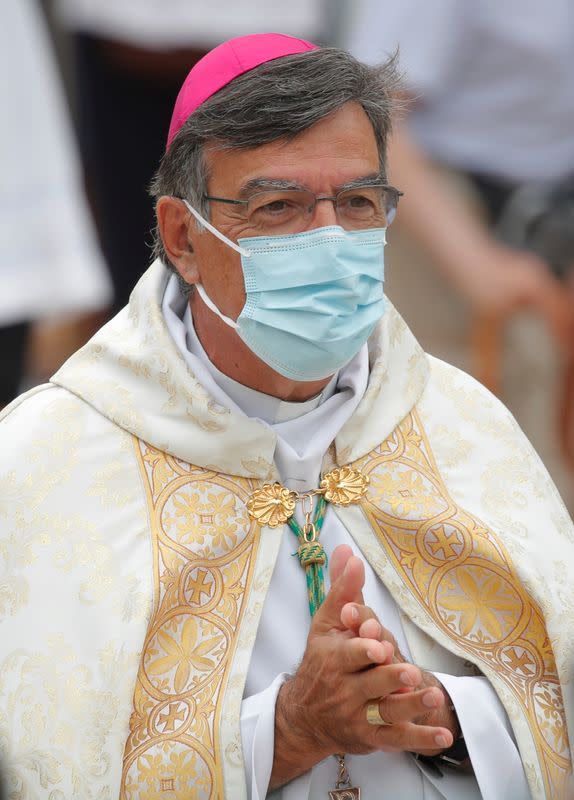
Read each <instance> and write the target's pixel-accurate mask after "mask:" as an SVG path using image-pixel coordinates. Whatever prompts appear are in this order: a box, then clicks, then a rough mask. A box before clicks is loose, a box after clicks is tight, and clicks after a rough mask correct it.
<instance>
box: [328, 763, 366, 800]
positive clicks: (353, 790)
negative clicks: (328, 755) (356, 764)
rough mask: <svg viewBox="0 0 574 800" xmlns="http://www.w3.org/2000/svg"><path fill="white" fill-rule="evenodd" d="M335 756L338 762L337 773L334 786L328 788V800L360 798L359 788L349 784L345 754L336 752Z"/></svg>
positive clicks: (355, 799) (353, 799) (349, 778)
mask: <svg viewBox="0 0 574 800" xmlns="http://www.w3.org/2000/svg"><path fill="white" fill-rule="evenodd" d="M335 758H336V759H337V761H338V762H339V773H338V775H337V785H336V787H335V788H334V789H330V790H329V800H361V790H360V788H359V787H358V786H351V777H350V775H349V770H348V769H347V765H346V764H345V756H344V755H343V754H342V753H336V754H335Z"/></svg>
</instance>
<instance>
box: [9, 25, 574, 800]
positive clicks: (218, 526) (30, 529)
mask: <svg viewBox="0 0 574 800" xmlns="http://www.w3.org/2000/svg"><path fill="white" fill-rule="evenodd" d="M393 86H394V73H393V66H392V64H387V65H384V66H383V67H380V68H371V67H367V66H365V65H363V64H361V63H359V62H357V61H356V60H355V59H354V58H352V57H351V56H350V55H349V54H347V53H345V52H344V51H341V50H337V49H331V48H317V47H316V46H314V45H312V44H310V43H309V42H305V41H302V40H299V39H294V38H291V37H286V36H281V35H277V34H268V35H267V34H266V35H256V36H248V37H242V38H240V39H236V40H232V41H230V42H227V43H225V44H223V45H220V46H219V47H218V48H216V49H215V50H213V51H212V52H211V53H209V54H208V55H207V56H206V57H205V58H204V59H203V60H202V61H201V62H199V63H198V64H197V65H196V66H195V67H194V69H193V70H192V71H191V73H190V74H189V76H188V78H187V80H186V82H185V84H184V86H183V87H182V90H181V92H180V94H179V97H178V99H177V103H176V106H175V110H174V114H173V119H172V123H171V128H170V132H169V137H168V147H167V151H166V154H165V156H164V158H163V160H162V163H161V165H160V168H159V171H158V173H157V176H156V178H155V180H154V183H153V194H154V196H155V197H156V198H157V220H158V239H157V255H158V258H157V259H156V261H155V262H154V264H153V265H152V266H151V268H150V269H149V270H148V272H146V273H145V275H144V276H143V277H142V279H141V281H140V282H139V283H138V285H137V286H136V288H135V290H134V292H133V294H132V297H131V300H130V303H129V306H128V307H127V308H126V309H124V310H123V311H122V312H121V313H120V314H119V315H118V316H117V317H116V318H115V319H113V320H112V321H111V322H110V323H108V325H106V326H105V327H104V328H103V329H102V330H101V331H100V332H99V333H98V334H97V335H96V336H95V337H94V339H93V340H92V341H91V342H90V343H88V345H86V347H85V348H83V349H82V350H81V351H79V352H78V353H77V354H76V355H75V356H73V357H72V358H71V359H70V360H69V361H68V362H67V363H66V364H65V365H64V366H63V367H62V369H61V370H60V371H59V372H58V373H57V374H56V375H55V376H54V378H53V380H52V382H51V383H50V385H48V386H45V387H40V388H39V389H36V390H33V391H32V392H30V393H28V395H26V396H25V397H24V398H21V399H20V400H18V401H16V402H15V403H14V404H12V406H11V407H10V408H9V409H8V410H7V411H6V412H5V413H4V417H3V421H2V458H3V465H4V466H3V469H2V477H1V479H0V481H1V483H0V486H1V487H2V493H3V494H2V496H3V504H2V507H1V508H2V538H1V539H0V542H1V544H0V548H1V549H0V554H1V556H2V559H3V564H2V566H3V570H4V577H3V579H2V582H1V584H0V585H1V593H0V597H1V599H2V604H3V610H4V614H5V621H4V623H3V633H2V637H1V640H0V641H1V643H2V651H3V652H2V661H1V665H2V666H1V672H0V687H1V690H0V691H1V699H2V704H1V708H0V722H1V725H2V737H1V741H2V746H3V762H4V769H5V770H6V773H7V776H8V781H9V785H10V788H11V789H12V791H13V796H14V797H42V798H44V797H46V798H47V797H50V798H68V797H78V798H94V799H95V798H108V797H109V798H113V797H118V796H119V797H121V798H126V800H127V798H129V799H130V800H152V798H153V800H159V799H160V798H166V800H168V799H169V798H178V799H181V800H183V799H184V798H189V797H198V798H208V797H211V798H221V797H228V798H242V797H252V798H262V797H264V796H266V795H267V794H268V793H273V796H276V797H283V798H285V800H287V798H307V797H311V798H323V797H329V796H330V797H331V798H338V799H339V800H341V799H342V798H346V799H347V800H352V798H358V797H359V793H360V791H361V790H362V793H363V797H367V798H369V797H389V798H391V797H393V798H394V797H397V796H401V797H404V798H408V800H414V798H421V799H422V798H425V799H426V798H440V797H446V798H456V799H457V800H459V799H460V798H474V797H480V796H482V797H485V798H489V799H498V798H504V797H512V798H513V800H516V799H517V798H526V797H528V796H530V793H531V794H532V796H534V797H536V798H543V797H546V798H555V797H559V795H560V792H561V791H562V787H563V786H564V784H565V781H566V778H567V775H568V771H569V754H568V737H567V721H566V720H567V716H568V709H566V710H565V708H564V702H565V701H566V700H567V699H568V694H567V693H564V695H563V693H562V690H561V684H562V683H564V682H565V676H566V675H568V674H569V673H570V667H571V642H572V627H573V620H574V613H573V612H574V607H573V606H574V602H573V593H572V590H571V586H570V583H571V582H570V580H569V576H568V565H569V563H571V559H572V557H573V550H574V545H573V541H574V537H573V530H572V525H571V522H570V520H569V518H568V515H567V513H566V511H565V509H564V508H563V506H562V505H561V503H560V500H559V498H558V497H557V494H556V491H555V489H554V487H553V486H552V484H551V482H550V480H549V478H548V476H547V474H546V472H545V470H544V468H543V467H542V465H541V464H540V462H539V461H538V460H537V458H536V456H535V454H534V453H533V452H532V450H531V448H530V446H529V445H528V443H527V442H526V441H525V439H524V437H523V436H522V434H521V433H520V431H519V430H518V428H517V426H516V424H515V423H514V421H513V419H512V418H511V417H510V415H509V414H508V412H507V411H506V410H505V409H504V408H503V407H502V406H501V405H500V403H498V402H497V401H496V400H495V399H494V398H492V397H491V396H490V395H489V394H488V393H487V392H486V391H485V390H484V389H482V388H481V387H480V386H478V385H477V384H476V383H475V382H474V381H472V380H471V379H470V378H469V377H468V376H466V375H464V374H462V373H461V372H459V371H457V370H455V369H454V368H452V367H450V366H448V365H446V364H444V363H441V362H439V361H437V360H436V359H433V358H431V357H429V356H427V355H425V354H424V353H423V352H422V351H421V349H420V347H419V346H418V345H417V342H416V341H415V340H414V338H413V337H412V335H411V334H410V332H409V331H408V329H407V328H406V326H405V324H404V323H403V321H402V320H401V318H400V316H399V315H398V314H397V313H396V311H395V310H394V309H393V308H392V306H391V305H390V303H389V302H388V301H386V300H385V298H384V296H383V289H382V286H383V248H384V244H385V229H386V227H387V226H388V225H389V224H390V223H391V221H392V218H393V216H394V214H395V211H396V208H397V202H398V198H399V195H400V192H399V191H398V190H397V189H394V188H393V187H391V186H388V185H387V183H386V178H385V145H386V140H387V137H388V133H389V128H390V118H391V110H392V100H391V98H392V91H393ZM118 224H121V219H120V220H118ZM413 290H414V291H416V288H414V289H413ZM327 559H328V560H329V562H330V563H329V565H328V567H327V564H326V562H327ZM327 570H328V571H329V572H330V575H327Z"/></svg>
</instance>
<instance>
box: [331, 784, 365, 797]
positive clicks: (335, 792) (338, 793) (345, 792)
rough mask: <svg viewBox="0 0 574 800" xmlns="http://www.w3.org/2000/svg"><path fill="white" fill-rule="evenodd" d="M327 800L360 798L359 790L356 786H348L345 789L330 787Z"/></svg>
mask: <svg viewBox="0 0 574 800" xmlns="http://www.w3.org/2000/svg"><path fill="white" fill-rule="evenodd" d="M329 800H361V790H360V788H359V787H358V786H348V787H347V788H346V789H330V790H329Z"/></svg>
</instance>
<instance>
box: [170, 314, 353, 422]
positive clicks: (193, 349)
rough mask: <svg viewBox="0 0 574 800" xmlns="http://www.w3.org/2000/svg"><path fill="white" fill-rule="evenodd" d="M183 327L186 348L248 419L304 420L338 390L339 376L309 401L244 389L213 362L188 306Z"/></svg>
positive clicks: (333, 378)
mask: <svg viewBox="0 0 574 800" xmlns="http://www.w3.org/2000/svg"><path fill="white" fill-rule="evenodd" d="M183 324H184V327H185V338H186V345H187V349H188V350H189V352H190V353H192V354H193V355H194V356H196V357H197V358H199V360H200V361H201V362H202V364H204V365H205V366H206V367H207V369H208V370H209V373H210V375H211V377H212V378H213V380H214V381H215V383H216V384H217V385H218V386H219V388H220V389H221V391H222V392H224V393H225V394H226V395H227V396H228V397H230V398H231V400H233V402H234V403H235V404H236V405H237V406H239V408H241V409H242V410H243V411H244V412H245V414H247V416H248V417H255V418H257V419H260V420H262V421H263V422H267V423H268V424H269V425H276V424H277V423H279V422H287V421H289V420H292V419H296V418H297V417H301V416H303V414H307V413H308V412H309V411H313V410H314V409H315V408H318V407H319V406H320V405H321V403H324V402H325V400H328V399H329V397H332V396H333V394H335V391H336V389H337V377H338V375H337V374H336V375H333V377H332V378H331V380H330V381H329V383H328V384H327V385H326V386H325V388H324V389H323V391H322V392H321V393H320V394H318V395H316V396H315V397H312V398H311V399H310V400H305V401H303V402H297V403H294V402H287V401H285V400H280V399H279V398H278V397H272V396H271V395H269V394H264V393H263V392H258V391H257V390H256V389H251V388H250V387H249V386H244V385H243V384H242V383H239V382H238V381H235V380H233V378H230V377H228V376H227V375H224V373H223V372H221V371H220V370H218V369H217V367H216V366H215V365H214V364H213V363H212V362H211V361H210V359H209V356H208V355H207V353H206V352H205V350H204V349H203V345H202V344H201V342H200V341H199V337H198V335H197V333H196V332H195V328H194V326H193V319H192V316H191V309H190V307H189V303H188V304H187V308H186V309H185V313H184V315H183Z"/></svg>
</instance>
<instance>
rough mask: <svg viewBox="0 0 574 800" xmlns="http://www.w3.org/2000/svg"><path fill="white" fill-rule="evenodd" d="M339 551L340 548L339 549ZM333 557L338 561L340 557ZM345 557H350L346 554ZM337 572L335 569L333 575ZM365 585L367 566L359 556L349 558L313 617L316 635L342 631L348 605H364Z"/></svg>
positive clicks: (313, 627)
mask: <svg viewBox="0 0 574 800" xmlns="http://www.w3.org/2000/svg"><path fill="white" fill-rule="evenodd" d="M337 549H338V548H337ZM336 552H337V551H336V550H335V551H334V552H333V556H332V558H333V557H335V561H337V558H338V556H335V554H336ZM345 555H348V554H346V553H345ZM334 572H335V570H334V569H333V570H332V572H331V575H332V576H333V573H334ZM364 584H365V566H364V564H363V562H362V561H361V559H360V558H357V556H354V555H350V556H348V558H347V560H346V563H345V566H344V568H343V570H342V572H340V574H339V576H338V577H337V578H336V579H335V581H334V582H333V583H332V584H331V588H330V589H329V592H328V594H327V596H326V598H325V602H324V603H323V605H322V606H321V608H320V609H319V610H318V611H317V613H316V614H315V616H314V617H313V623H312V626H311V627H312V629H313V631H314V633H322V634H323V633H328V632H329V631H330V630H331V629H333V628H337V629H338V630H342V629H343V626H342V624H341V611H342V609H343V606H344V605H345V604H346V603H363V595H362V589H363V586H364Z"/></svg>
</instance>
